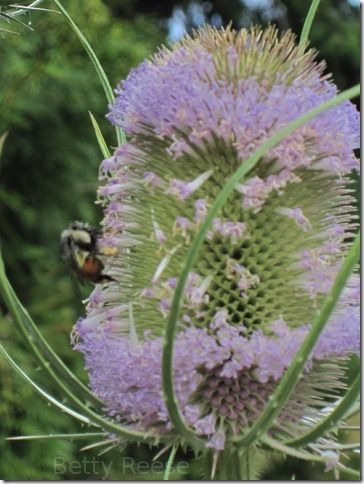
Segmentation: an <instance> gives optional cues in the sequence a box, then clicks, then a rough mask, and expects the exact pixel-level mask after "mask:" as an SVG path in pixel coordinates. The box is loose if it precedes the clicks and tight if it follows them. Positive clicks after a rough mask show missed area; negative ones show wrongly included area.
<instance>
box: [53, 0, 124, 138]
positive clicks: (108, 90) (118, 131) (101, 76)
mask: <svg viewBox="0 0 364 484" xmlns="http://www.w3.org/2000/svg"><path fill="white" fill-rule="evenodd" d="M53 1H54V2H55V4H56V5H57V7H58V8H59V9H60V11H61V12H62V14H63V15H64V16H65V17H66V19H67V20H68V23H69V24H70V25H71V28H72V30H73V31H74V32H75V33H76V35H77V36H78V38H79V40H80V42H81V44H82V45H83V47H84V48H85V51H86V52H87V55H88V56H89V58H90V60H91V62H92V64H93V66H94V67H95V70H96V73H97V75H98V77H99V79H100V81H101V84H102V87H103V89H104V92H105V95H106V98H107V100H108V102H109V103H110V104H111V103H112V102H113V101H114V99H115V98H114V93H113V90H112V88H111V86H110V83H109V80H108V78H107V76H106V74H105V71H104V69H103V67H102V66H101V64H100V61H99V59H98V58H97V56H96V54H95V52H94V50H93V49H92V47H91V45H90V44H89V42H88V40H87V39H86V37H85V36H84V35H83V33H82V32H81V30H80V29H79V28H78V27H77V25H76V24H75V22H74V21H73V20H72V18H71V16H70V15H69V13H68V12H67V10H66V9H65V8H64V7H63V6H62V4H61V3H60V2H59V1H58V0H53ZM115 130H116V137H117V140H118V145H122V144H124V143H125V141H126V138H125V134H124V132H123V130H122V129H121V128H119V127H118V126H116V127H115Z"/></svg>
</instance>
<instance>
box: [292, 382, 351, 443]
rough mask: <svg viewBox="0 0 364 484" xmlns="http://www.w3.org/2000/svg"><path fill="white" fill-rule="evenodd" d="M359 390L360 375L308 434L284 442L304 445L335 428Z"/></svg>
mask: <svg viewBox="0 0 364 484" xmlns="http://www.w3.org/2000/svg"><path fill="white" fill-rule="evenodd" d="M359 392H360V376H357V378H356V379H355V381H354V382H353V384H352V385H351V387H350V388H349V390H348V391H347V392H346V394H345V396H344V397H343V398H342V399H341V401H340V403H339V404H338V405H337V406H336V407H335V409H334V410H333V411H332V412H331V413H330V414H329V415H328V416H327V417H326V418H324V419H322V420H321V421H320V422H319V423H318V424H317V425H316V426H315V427H313V428H312V429H311V430H309V431H308V432H307V433H306V434H304V435H302V436H300V437H298V438H297V439H292V440H287V441H286V442H284V443H285V444H286V445H290V446H293V447H297V446H304V445H307V444H309V443H310V442H313V441H315V440H316V439H318V438H319V437H321V436H322V435H323V434H325V433H326V432H327V431H329V430H331V429H332V428H334V427H335V426H336V425H337V424H338V423H339V422H340V421H341V420H342V419H343V418H344V416H345V414H346V413H347V412H348V410H350V408H351V406H352V405H353V400H354V399H355V398H356V396H357V395H358V394H359Z"/></svg>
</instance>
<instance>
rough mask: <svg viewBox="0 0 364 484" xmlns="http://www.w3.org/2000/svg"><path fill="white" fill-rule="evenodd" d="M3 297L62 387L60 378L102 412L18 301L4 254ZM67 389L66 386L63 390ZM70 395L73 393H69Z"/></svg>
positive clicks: (1, 264) (0, 291)
mask: <svg viewBox="0 0 364 484" xmlns="http://www.w3.org/2000/svg"><path fill="white" fill-rule="evenodd" d="M0 294H1V296H2V297H3V300H4V302H5V304H6V306H7V308H8V310H9V311H10V314H11V315H12V317H13V320H14V322H15V324H16V326H17V328H18V330H19V331H20V332H21V333H22V335H23V336H24V339H25V341H26V342H27V343H28V345H29V347H30V349H31V350H32V352H33V353H34V355H35V356H36V357H37V359H38V361H39V362H40V364H41V365H42V366H43V368H44V369H45V370H46V371H47V373H48V374H49V375H50V376H51V378H52V380H53V381H54V383H55V384H56V385H57V386H58V387H59V382H60V379H61V380H62V381H64V382H65V383H66V385H68V386H69V388H70V389H71V390H72V394H71V398H72V397H73V396H76V397H79V398H80V399H85V400H86V401H87V402H89V404H91V405H93V406H94V407H95V408H98V409H102V407H103V402H102V401H101V400H99V399H98V398H97V397H96V396H95V395H94V394H93V393H92V392H91V391H90V390H89V389H88V388H87V387H86V386H85V385H84V384H83V383H82V382H81V381H80V380H79V379H78V378H77V377H76V376H75V375H74V374H73V373H72V372H71V370H70V369H69V368H68V367H67V366H66V365H65V364H64V363H63V361H62V360H61V359H60V358H59V356H58V355H57V354H56V353H55V352H54V351H53V349H52V348H51V347H50V346H49V344H48V343H47V341H46V340H45V339H44V337H43V336H42V334H41V333H40V331H39V330H38V328H37V326H36V325H35V323H34V322H33V320H32V318H31V317H30V315H29V314H28V312H27V310H26V309H25V308H24V306H23V305H22V304H21V302H20V301H19V299H18V298H17V296H16V294H15V291H14V290H13V288H12V286H11V284H10V282H9V280H8V278H7V276H6V273H5V268H4V262H3V258H2V254H1V251H0ZM63 388H64V386H62V389H63ZM67 394H69V391H68V390H67Z"/></svg>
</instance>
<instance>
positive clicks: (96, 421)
mask: <svg viewBox="0 0 364 484" xmlns="http://www.w3.org/2000/svg"><path fill="white" fill-rule="evenodd" d="M0 353H1V354H2V355H3V356H4V358H5V359H6V360H7V362H8V363H9V364H10V366H11V367H12V368H13V369H14V370H15V371H16V372H17V373H18V375H20V376H21V377H22V378H23V379H24V380H25V381H26V382H27V383H28V384H29V385H31V386H32V387H33V389H34V390H35V391H36V392H37V393H38V394H39V395H40V396H41V397H42V398H44V399H45V400H47V401H48V402H50V403H52V404H53V405H55V406H56V407H57V408H59V409H60V410H62V412H65V413H67V414H68V415H70V416H72V417H74V418H76V419H78V420H80V421H81V422H83V423H86V424H88V425H94V426H95V427H100V428H102V429H103V430H105V431H107V432H110V433H112V434H116V435H118V436H119V437H122V438H124V439H128V440H132V441H137V442H144V443H149V444H155V441H156V439H155V438H154V437H151V436H148V435H147V434H144V433H142V432H137V431H133V430H129V429H127V428H124V427H122V426H121V425H117V424H115V423H113V422H111V421H109V420H107V419H105V418H103V417H101V416H100V415H98V414H97V413H95V412H93V411H92V410H90V409H89V408H88V407H86V406H85V405H83V404H82V403H81V402H79V401H78V400H77V399H76V398H73V403H74V404H75V405H76V406H77V407H78V408H79V409H80V410H81V411H82V412H83V414H81V413H79V412H77V411H75V410H73V409H72V408H70V407H68V406H66V405H64V404H63V403H61V402H59V401H58V400H57V399H56V398H54V397H53V396H52V395H50V394H49V393H47V392H46V391H45V390H43V388H41V387H40V386H39V385H37V383H35V382H34V381H33V380H32V379H31V378H30V377H29V376H28V375H27V374H26V373H25V372H24V371H23V370H22V369H21V368H20V367H19V366H18V365H17V364H16V363H15V361H14V360H13V359H12V357H11V356H10V355H9V354H8V352H7V351H6V350H5V348H4V347H3V346H2V345H1V344H0Z"/></svg>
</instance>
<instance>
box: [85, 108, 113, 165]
mask: <svg viewBox="0 0 364 484" xmlns="http://www.w3.org/2000/svg"><path fill="white" fill-rule="evenodd" d="M88 114H89V115H90V118H91V123H92V126H93V127H94V130H95V134H96V139H97V142H98V144H99V147H100V150H101V153H102V155H103V157H104V158H110V151H109V148H108V147H107V144H106V141H105V139H104V137H103V136H102V133H101V129H100V127H99V125H98V123H97V121H96V119H95V118H94V116H93V114H92V113H91V111H89V112H88Z"/></svg>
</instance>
